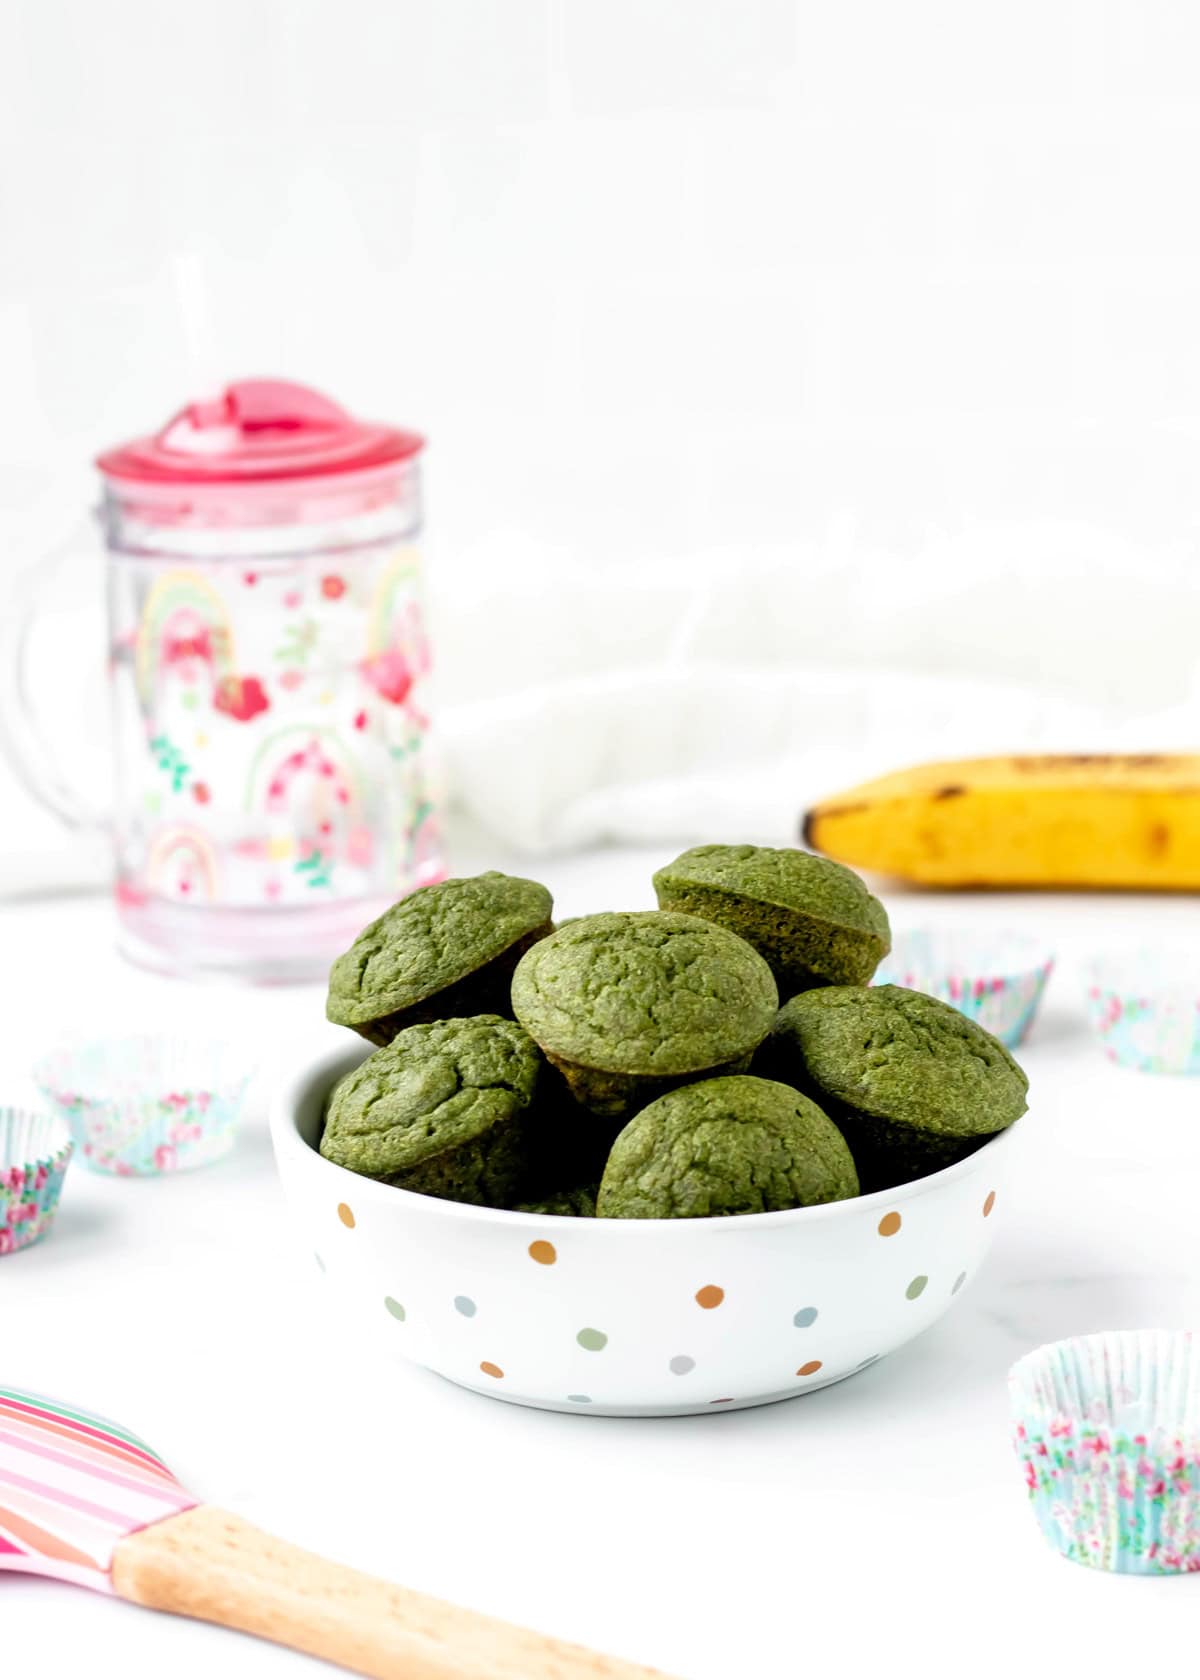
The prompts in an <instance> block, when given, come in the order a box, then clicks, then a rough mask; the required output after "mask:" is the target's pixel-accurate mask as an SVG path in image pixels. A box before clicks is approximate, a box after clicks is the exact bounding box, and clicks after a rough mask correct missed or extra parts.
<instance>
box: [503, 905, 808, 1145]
mask: <svg viewBox="0 0 1200 1680" xmlns="http://www.w3.org/2000/svg"><path fill="white" fill-rule="evenodd" d="M512 1000H513V1008H514V1011H515V1013H516V1017H517V1020H518V1021H520V1023H521V1025H522V1026H523V1027H525V1028H526V1030H527V1031H528V1032H529V1033H530V1035H531V1036H532V1037H533V1039H534V1040H535V1041H536V1042H537V1043H538V1044H539V1045H540V1046H541V1048H542V1050H543V1052H544V1053H545V1055H546V1057H547V1058H548V1060H549V1061H550V1062H552V1063H553V1065H554V1066H555V1067H556V1068H558V1069H559V1071H560V1072H561V1073H562V1075H563V1077H564V1079H565V1080H566V1082H567V1085H568V1087H569V1089H570V1091H571V1094H572V1096H573V1097H574V1099H575V1100H576V1101H577V1102H579V1103H581V1104H582V1105H583V1106H584V1107H585V1108H588V1109H590V1110H591V1111H592V1113H594V1114H598V1115H603V1116H605V1117H609V1118H613V1119H618V1118H623V1117H627V1116H628V1115H629V1114H631V1113H632V1112H633V1111H634V1110H635V1109H637V1108H639V1107H642V1106H643V1105H644V1104H646V1103H648V1102H651V1101H653V1099H654V1098H655V1097H658V1096H661V1095H662V1094H663V1093H664V1092H665V1091H668V1090H670V1089H671V1088H672V1087H673V1086H675V1085H682V1084H686V1083H689V1082H690V1081H692V1080H696V1079H702V1078H707V1077H711V1076H713V1075H716V1074H719V1073H738V1072H742V1071H744V1070H745V1069H746V1068H747V1067H748V1066H749V1061H750V1057H751V1055H752V1054H753V1052H754V1050H755V1049H756V1048H757V1047H758V1045H759V1044H760V1043H761V1042H762V1040H763V1039H764V1038H765V1037H766V1034H767V1031H768V1029H769V1028H770V1025H771V1022H772V1020H773V1018H774V1015H775V1010H776V1008H777V1006H778V993H777V991H776V988H775V981H774V980H773V979H772V977H771V971H770V969H769V968H768V967H767V964H766V963H765V962H764V961H763V959H762V957H760V956H759V954H758V952H757V951H755V950H754V949H753V948H752V947H751V946H749V945H747V944H746V942H745V940H743V939H739V938H738V936H737V935H736V934H734V933H730V932H728V930H727V929H725V928H720V927H716V926H714V925H713V924H712V923H711V922H705V921H702V920H700V918H699V917H696V916H685V915H679V914H676V913H674V912H671V911H658V910H627V911H610V912H606V913H604V914H601V915H597V916H580V917H578V918H577V919H576V920H574V921H571V922H568V923H566V924H565V925H564V926H563V927H561V928H559V929H558V931H557V932H556V933H553V934H551V935H550V936H549V938H547V939H543V940H541V941H539V943H538V944H536V945H535V946H534V947H533V949H532V950H530V951H527V952H526V954H525V955H524V956H523V957H522V958H521V961H520V962H519V963H518V965H517V971H516V973H515V974H514V976H513V987H512Z"/></svg>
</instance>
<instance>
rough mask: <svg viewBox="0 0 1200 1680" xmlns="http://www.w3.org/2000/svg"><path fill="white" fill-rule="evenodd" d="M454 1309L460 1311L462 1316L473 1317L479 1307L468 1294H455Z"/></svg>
mask: <svg viewBox="0 0 1200 1680" xmlns="http://www.w3.org/2000/svg"><path fill="white" fill-rule="evenodd" d="M454 1310H455V1312H460V1313H461V1314H462V1315H463V1317H464V1318H474V1317H475V1314H476V1312H478V1310H479V1309H478V1308H477V1307H476V1305H475V1303H474V1301H472V1299H471V1297H470V1296H469V1295H456V1296H455V1297H454Z"/></svg>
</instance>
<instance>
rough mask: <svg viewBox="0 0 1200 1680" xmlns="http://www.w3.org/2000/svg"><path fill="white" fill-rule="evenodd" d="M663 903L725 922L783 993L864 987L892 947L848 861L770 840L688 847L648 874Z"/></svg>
mask: <svg viewBox="0 0 1200 1680" xmlns="http://www.w3.org/2000/svg"><path fill="white" fill-rule="evenodd" d="M654 890H655V892H656V893H657V894H658V902H659V905H660V906H661V907H662V909H664V910H682V911H684V912H686V913H687V914H688V915H691V916H703V917H704V918H705V919H706V920H707V921H710V922H718V923H719V924H720V925H721V926H722V927H727V928H731V929H732V930H733V932H734V933H738V934H740V935H741V936H742V938H743V939H746V940H748V941H749V942H750V944H751V945H753V946H754V948H755V950H756V951H758V952H760V953H761V954H762V956H764V957H765V958H766V960H767V962H768V963H769V964H770V965H771V972H772V973H773V974H774V976H775V979H776V982H777V983H778V986H779V995H780V997H784V998H788V997H793V996H795V994H796V993H797V992H805V991H808V990H809V988H810V987H812V986H843V985H846V986H862V985H865V984H866V982H867V981H868V980H869V979H870V978H871V976H872V974H874V972H875V970H876V968H877V967H878V965H879V963H880V961H881V959H882V958H883V957H885V956H886V955H887V953H888V952H889V951H890V950H891V948H892V935H891V929H890V928H889V926H888V919H887V911H886V910H885V909H884V908H883V905H882V904H880V902H879V900H878V899H877V898H876V897H875V896H874V895H873V894H872V893H870V892H868V891H867V888H866V886H865V885H864V883H863V882H862V881H860V880H859V878H858V876H857V875H856V874H855V873H854V871H853V870H852V869H846V868H844V867H843V865H842V864H840V863H834V862H832V860H831V859H829V858H823V857H814V856H813V854H812V853H811V852H801V851H796V850H795V849H794V848H791V847H788V848H784V849H781V850H776V849H774V848H773V847H770V846H693V847H692V849H691V851H688V852H684V853H682V854H681V855H680V856H679V857H677V858H676V859H675V861H674V863H669V864H667V866H666V868H665V869H660V870H659V871H658V873H657V874H656V875H655V877H654Z"/></svg>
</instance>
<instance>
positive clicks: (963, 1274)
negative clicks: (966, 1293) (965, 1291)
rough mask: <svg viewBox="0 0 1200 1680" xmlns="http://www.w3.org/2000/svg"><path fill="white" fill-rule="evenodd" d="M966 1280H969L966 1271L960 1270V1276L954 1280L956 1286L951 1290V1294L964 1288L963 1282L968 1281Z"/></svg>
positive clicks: (955, 1293)
mask: <svg viewBox="0 0 1200 1680" xmlns="http://www.w3.org/2000/svg"><path fill="white" fill-rule="evenodd" d="M966 1281H967V1274H966V1272H959V1274H958V1276H957V1277H956V1278H955V1280H954V1288H953V1289H952V1290H951V1291H950V1293H951V1295H957V1294H958V1292H959V1290H960V1289H961V1288H962V1286H963V1284H964V1283H966Z"/></svg>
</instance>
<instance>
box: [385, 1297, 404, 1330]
mask: <svg viewBox="0 0 1200 1680" xmlns="http://www.w3.org/2000/svg"><path fill="white" fill-rule="evenodd" d="M383 1304H384V1306H385V1307H386V1308H387V1310H388V1311H389V1312H390V1313H391V1315H392V1317H393V1318H398V1319H399V1320H400V1322H401V1324H403V1323H404V1320H405V1319H406V1318H407V1317H408V1314H407V1313H406V1312H405V1310H404V1308H403V1307H402V1306H401V1305H400V1303H399V1301H393V1299H392V1297H391V1296H390V1295H385V1296H384V1297H383Z"/></svg>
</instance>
